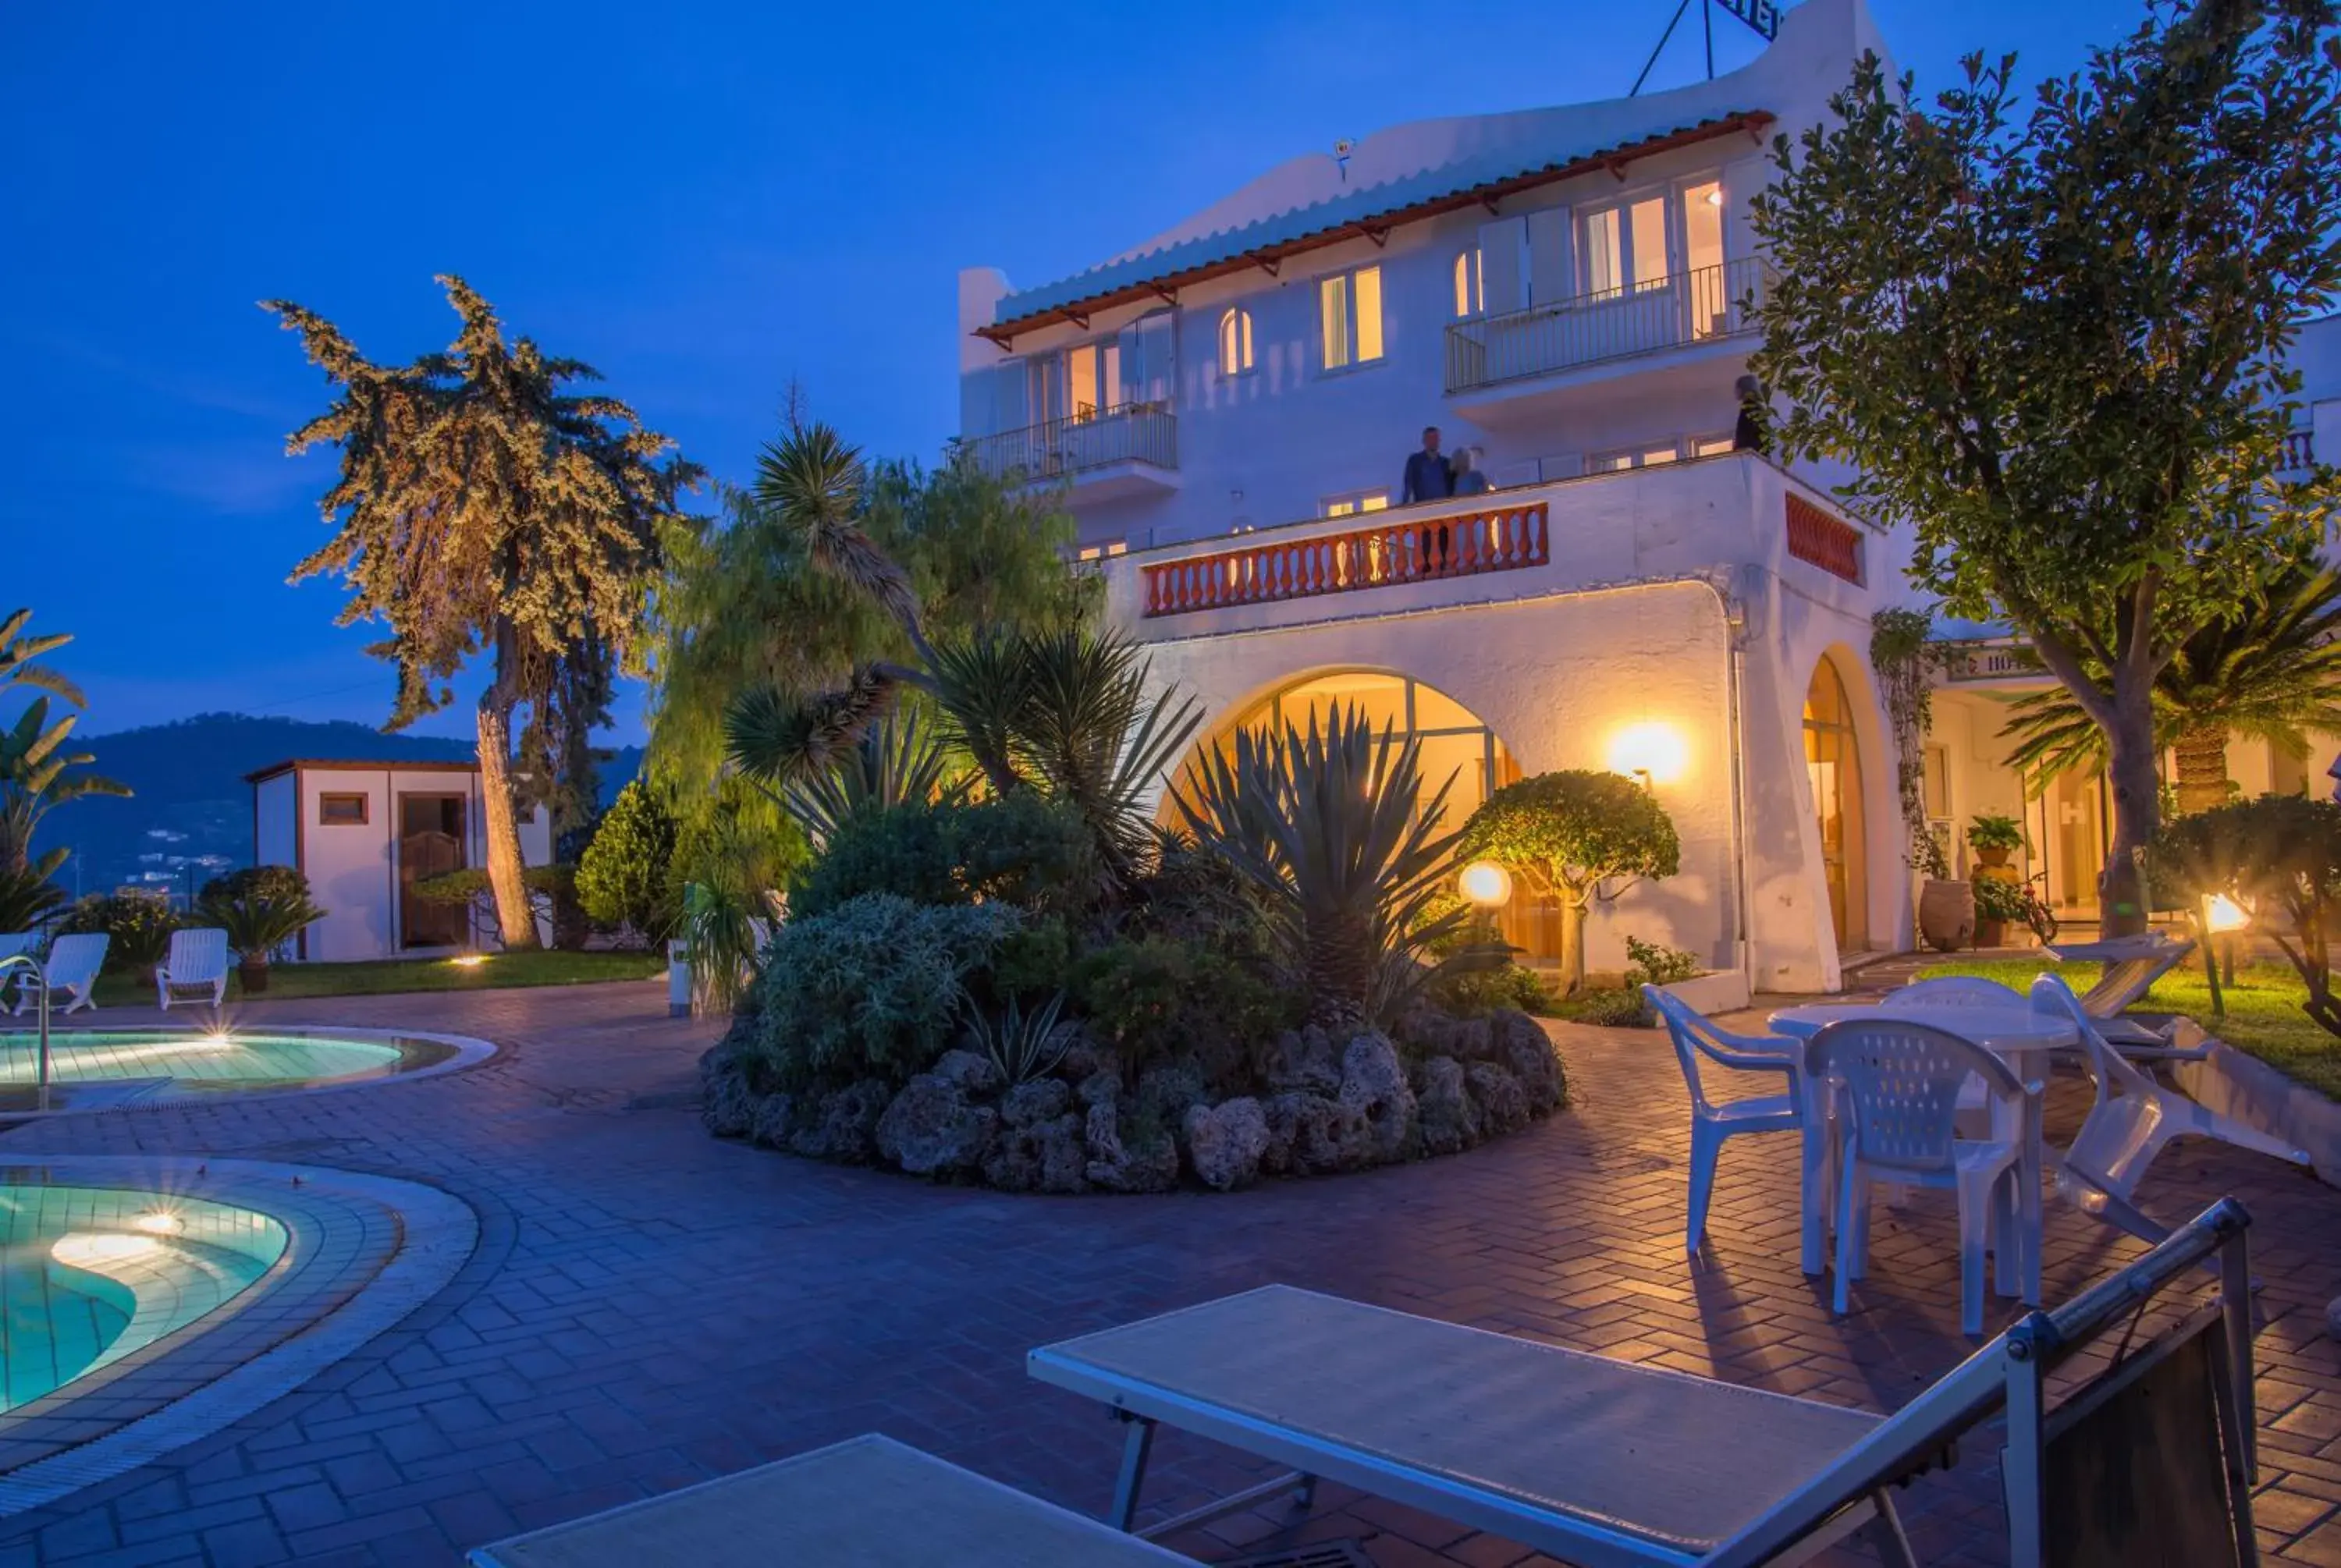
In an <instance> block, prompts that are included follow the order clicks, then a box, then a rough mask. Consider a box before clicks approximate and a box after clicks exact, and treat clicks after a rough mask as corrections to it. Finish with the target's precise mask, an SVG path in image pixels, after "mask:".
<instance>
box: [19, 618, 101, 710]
mask: <svg viewBox="0 0 2341 1568" xmlns="http://www.w3.org/2000/svg"><path fill="white" fill-rule="evenodd" d="M32 619H33V612H32V611H31V610H17V611H15V613H14V614H11V615H9V616H8V617H7V618H6V619H5V620H0V691H5V690H8V689H9V688H10V687H12V686H25V687H30V688H31V689H33V690H36V691H46V692H48V693H50V694H51V695H52V696H55V697H59V698H62V699H64V700H65V701H67V702H70V703H72V704H73V705H74V706H75V708H83V707H86V706H87V705H88V704H87V700H85V698H84V697H83V696H82V694H81V688H80V687H78V686H75V684H74V683H73V682H72V681H70V680H66V679H65V677H64V676H63V675H60V674H58V673H57V672H56V671H55V670H51V669H50V668H48V666H46V665H45V664H35V663H34V662H33V661H34V660H36V659H38V658H40V657H41V655H43V654H44V653H54V652H55V651H56V650H58V649H60V648H63V647H64V646H65V644H66V643H68V642H71V641H72V640H73V633H72V632H70V631H53V632H50V633H49V634H47V635H46V636H44V637H35V636H33V635H31V634H30V633H28V632H27V631H26V630H25V625H26V624H27V623H28V622H30V621H31V620H32Z"/></svg>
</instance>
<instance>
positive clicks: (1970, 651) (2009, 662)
mask: <svg viewBox="0 0 2341 1568" xmlns="http://www.w3.org/2000/svg"><path fill="white" fill-rule="evenodd" d="M1936 657H1937V659H1938V660H1940V668H1941V670H1942V671H1943V679H1944V680H1948V681H1962V680H2007V679H2008V678H2009V677H2011V676H2023V675H2037V674H2039V673H2040V672H2041V669H2042V666H2041V663H2040V656H2039V655H2038V654H2037V653H2035V652H2034V651H2033V650H2031V649H2030V648H2028V647H2027V646H2026V645H2025V644H2023V643H2020V642H1946V643H1941V644H1938V647H1937V652H1936Z"/></svg>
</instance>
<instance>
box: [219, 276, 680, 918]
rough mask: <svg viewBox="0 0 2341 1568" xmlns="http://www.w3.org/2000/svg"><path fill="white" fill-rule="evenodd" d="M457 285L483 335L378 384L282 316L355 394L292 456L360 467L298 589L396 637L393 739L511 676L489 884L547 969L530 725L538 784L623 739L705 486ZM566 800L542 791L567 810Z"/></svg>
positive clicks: (494, 743) (488, 804)
mask: <svg viewBox="0 0 2341 1568" xmlns="http://www.w3.org/2000/svg"><path fill="white" fill-rule="evenodd" d="M438 281H439V283H440V285H441V286H442V287H443V288H444V289H445V290H446V291H447V302H448V303H449V304H450V305H452V306H453V307H454V310H455V313H456V314H457V316H459V317H460V318H461V320H462V323H463V325H462V330H461V331H460V332H458V333H457V335H456V338H455V341H454V342H453V343H452V344H451V345H449V347H448V348H447V350H446V351H445V352H442V353H433V354H425V355H423V356H422V357H421V358H419V359H417V360H416V361H415V362H413V363H412V364H406V365H381V364H375V363H374V362H371V361H369V360H368V359H366V358H365V356H364V355H363V354H361V353H360V352H358V351H357V348H356V347H355V345H354V344H353V343H352V342H350V340H349V339H348V338H347V337H345V336H344V334H343V333H342V332H341V331H340V330H339V329H338V328H336V327H334V324H333V323H330V322H328V321H326V320H325V319H324V317H322V316H320V315H318V314H316V313H314V312H313V311H309V310H306V309H304V308H303V307H302V306H299V305H296V304H294V303H291V302H290V301H285V300H272V301H268V302H266V303H264V305H263V307H262V308H263V309H265V310H268V311H272V312H274V313H275V314H276V315H277V316H278V317H279V318H280V319H281V320H282V322H283V323H284V327H285V328H286V330H288V331H291V332H298V333H300V334H301V340H302V343H303V346H304V348H306V349H307V351H308V354H309V358H310V360H311V362H313V363H314V364H316V365H317V366H318V367H319V368H320V369H322V370H323V371H324V372H325V377H326V381H327V382H328V383H329V384H330V385H332V386H333V387H334V389H336V396H335V397H334V402H333V405H332V406H331V407H330V408H328V409H327V410H326V411H325V412H324V413H322V414H320V415H318V416H317V417H316V418H315V419H314V420H312V421H310V422H308V423H307V424H305V425H304V426H302V427H301V428H300V429H299V430H297V431H295V432H293V434H292V435H291V437H290V438H288V440H287V442H286V447H287V450H288V451H289V452H293V453H294V454H298V453H301V452H307V451H308V450H310V449H311V448H313V447H315V446H320V445H327V444H330V445H333V446H334V447H337V448H338V449H339V451H340V454H341V473H340V477H339V478H338V479H337V480H336V481H335V482H334V485H333V487H332V488H331V489H329V490H328V491H326V492H325V494H324V498H323V500H322V501H320V502H319V509H320V510H321V511H323V512H324V516H325V520H326V521H328V522H329V523H331V524H333V525H334V538H333V540H332V541H331V542H329V543H327V544H326V545H325V546H324V549H322V550H319V551H316V552H315V553H314V554H313V555H311V556H310V557H309V558H308V559H306V560H305V561H302V562H301V563H300V564H299V565H298V566H296V567H295V568H294V571H293V578H292V580H293V581H295V582H299V581H303V580H304V579H306V578H311V577H320V576H325V575H329V574H334V575H338V576H339V577H340V578H341V580H342V581H343V582H344V584H346V585H347V587H348V588H349V590H350V598H349V601H348V602H347V603H346V604H345V605H344V607H343V609H342V613H341V617H340V624H342V625H344V626H346V625H350V624H352V623H354V622H355V621H358V620H365V619H367V618H369V617H372V618H377V619H379V620H383V621H384V622H385V623H386V624H387V625H388V626H389V628H390V635H389V637H387V638H386V639H384V640H382V641H380V642H377V643H375V644H374V645H373V646H372V647H371V648H370V649H369V650H368V651H369V652H371V653H373V654H374V655H375V656H377V657H379V658H383V659H386V660H390V661H391V662H392V663H393V665H394V666H395V667H396V668H397V671H398V690H397V697H396V700H395V702H394V703H393V708H392V710H391V716H390V719H389V722H388V723H387V724H386V725H385V726H384V728H386V729H400V728H403V726H405V725H407V724H410V723H412V722H413V720H415V719H419V718H421V717H423V715H424V714H427V713H431V712H433V711H436V710H439V709H441V708H443V707H445V706H447V705H448V703H450V702H451V701H452V700H453V692H452V690H450V689H449V687H448V685H447V684H446V683H447V682H448V681H449V680H452V679H453V676H454V675H455V673H456V671H457V670H461V669H462V668H463V665H464V664H465V663H466V662H467V661H468V660H470V659H471V658H472V657H473V655H474V654H478V653H481V652H485V653H487V654H488V655H489V656H490V659H491V660H492V670H493V673H492V676H491V679H490V681H489V684H488V689H487V690H486V691H485V692H483V694H482V695H481V698H480V700H479V706H478V729H479V756H480V776H481V783H482V786H483V789H482V794H483V799H484V802H485V808H486V811H485V815H486V828H487V845H488V866H487V871H488V881H489V885H490V887H491V888H493V890H494V893H495V901H496V920H497V924H498V926H499V928H501V930H502V933H503V942H504V946H505V947H507V948H530V947H533V946H535V945H536V934H535V933H536V927H535V922H534V920H533V918H531V916H530V910H529V900H528V891H527V888H526V887H525V886H524V884H523V880H522V863H521V853H520V833H519V827H518V823H517V821H516V819H515V814H516V804H517V794H516V787H515V785H516V781H515V779H514V777H513V746H514V737H513V717H514V715H515V714H516V713H521V712H523V711H525V713H526V715H527V718H526V728H525V729H523V734H522V736H521V737H520V747H521V750H522V752H523V755H524V756H526V757H528V758H529V759H531V769H532V772H533V773H534V772H536V771H542V770H543V769H548V768H553V769H557V768H559V767H560V765H561V762H562V759H565V758H569V757H571V756H573V748H579V747H583V745H584V744H585V737H586V735H587V734H588V733H589V732H590V731H591V729H593V727H594V726H595V725H597V724H599V723H601V722H603V720H604V719H606V717H607V713H608V708H609V694H610V689H611V679H612V677H613V674H614V672H615V670H617V669H618V668H619V667H621V665H622V664H623V663H624V662H626V661H629V660H632V659H633V658H634V656H635V655H636V652H637V649H638V644H639V641H640V638H641V635H642V630H643V616H644V610H645V607H646V605H647V603H648V600H649V596H650V591H651V586H652V581H653V579H654V577H655V575H656V573H657V571H658V567H659V531H660V528H661V525H662V523H663V522H664V521H666V520H668V519H670V518H672V517H674V516H675V515H676V507H677V499H678V497H679V495H680V494H681V492H682V491H684V490H686V489H689V488H691V487H692V486H693V485H695V484H696V483H697V481H698V479H699V471H698V469H697V468H695V467H694V466H693V465H692V464H690V463H687V462H685V461H682V459H681V458H680V457H678V456H676V455H674V452H673V449H674V443H673V442H672V441H671V440H669V439H668V438H667V437H665V436H663V435H660V434H658V433H657V432H653V431H650V430H646V429H645V428H643V423H642V422H641V421H640V420H639V419H638V418H636V417H635V414H634V412H633V409H631V408H629V407H628V406H627V405H626V404H625V403H623V402H620V401H619V400H617V399H616V398H613V397H609V396H606V395H603V394H601V393H598V392H583V393H581V392H573V391H570V390H568V389H569V387H570V386H571V384H572V383H573V382H593V381H598V380H600V379H601V378H600V376H599V375H598V374H597V373H596V372H594V371H593V368H592V367H591V366H588V365H585V364H583V363H582V362H578V361H576V360H570V359H559V358H554V357H552V356H549V355H547V354H545V353H544V352H543V351H542V350H540V349H539V348H538V347H537V345H536V344H535V342H533V341H532V340H530V339H528V338H525V337H523V338H518V339H513V340H507V339H506V337H505V336H504V330H503V323H501V322H499V321H498V320H497V319H496V314H495V311H494V309H493V306H491V305H490V304H489V303H488V302H487V301H486V300H484V299H483V298H481V297H480V296H479V295H478V294H477V293H474V292H473V290H472V289H471V287H470V286H469V285H468V284H466V283H464V282H463V280H462V279H460V278H456V277H442V278H440V279H439V280H438ZM563 782H564V780H563V779H557V778H553V779H536V778H534V777H532V778H531V779H529V780H528V781H527V787H528V789H529V790H530V792H531V793H532V795H533V796H535V797H537V798H545V797H547V796H549V795H550V794H551V793H552V792H553V790H555V789H559V788H560V787H561V786H562V784H563Z"/></svg>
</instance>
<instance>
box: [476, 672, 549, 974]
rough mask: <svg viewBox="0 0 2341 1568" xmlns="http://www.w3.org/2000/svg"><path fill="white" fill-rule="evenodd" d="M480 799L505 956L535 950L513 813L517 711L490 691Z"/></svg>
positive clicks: (483, 702)
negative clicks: (508, 953) (514, 724)
mask: <svg viewBox="0 0 2341 1568" xmlns="http://www.w3.org/2000/svg"><path fill="white" fill-rule="evenodd" d="M480 798H481V804H482V809H483V814H484V816H485V817H486V819H487V820H486V822H485V824H484V826H485V827H486V829H487V840H488V888H489V890H490V891H492V892H493V893H494V894H495V898H496V929H497V931H498V932H499V933H500V934H501V935H502V936H503V944H504V950H505V951H506V952H521V951H524V950H526V949H528V948H534V947H535V946H536V945H537V942H536V912H535V911H534V910H533V909H532V908H529V901H528V878H527V875H526V871H525V868H524V867H523V862H522V859H521V853H520V824H519V822H518V821H517V820H516V819H514V816H513V786H512V709H511V707H510V706H509V705H508V704H506V703H505V702H503V700H502V698H501V697H500V695H499V694H498V693H497V691H496V690H495V689H494V688H493V687H491V688H490V689H489V690H488V692H487V694H486V695H485V696H483V697H482V698H481V699H480Z"/></svg>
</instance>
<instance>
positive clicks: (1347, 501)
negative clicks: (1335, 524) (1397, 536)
mask: <svg viewBox="0 0 2341 1568" xmlns="http://www.w3.org/2000/svg"><path fill="white" fill-rule="evenodd" d="M1389 505H1390V491H1386V490H1366V491H1353V492H1351V493H1350V494H1348V495H1337V496H1334V497H1332V498H1331V499H1330V500H1328V501H1326V502H1325V515H1326V516H1327V517H1350V516H1352V515H1354V514H1356V513H1358V512H1361V511H1382V510H1383V509H1384V508H1386V507H1388V506H1389Z"/></svg>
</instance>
